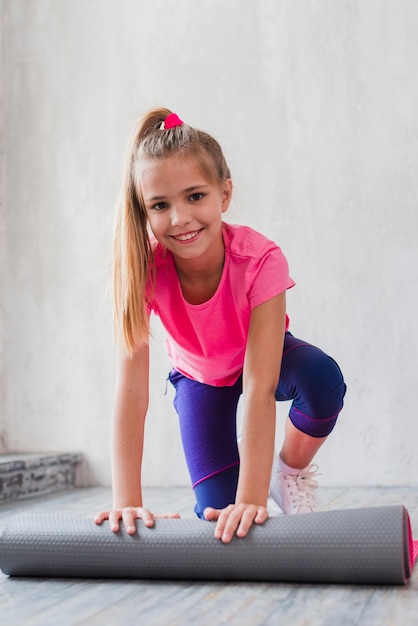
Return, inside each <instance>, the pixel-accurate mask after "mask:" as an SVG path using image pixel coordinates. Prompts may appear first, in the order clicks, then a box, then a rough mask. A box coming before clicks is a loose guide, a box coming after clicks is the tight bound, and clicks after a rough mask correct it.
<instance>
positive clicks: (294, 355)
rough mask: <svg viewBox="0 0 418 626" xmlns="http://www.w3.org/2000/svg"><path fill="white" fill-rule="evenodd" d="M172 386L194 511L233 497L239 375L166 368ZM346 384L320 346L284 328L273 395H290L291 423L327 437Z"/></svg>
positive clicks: (200, 511)
mask: <svg viewBox="0 0 418 626" xmlns="http://www.w3.org/2000/svg"><path fill="white" fill-rule="evenodd" d="M169 378H170V381H171V382H172V384H173V385H174V387H175V389H176V394H175V398H174V406H175V408H176V411H177V413H178V415H179V420H180V431H181V437H182V442H183V448H184V452H185V456H186V462H187V465H188V468H189V473H190V477H191V480H192V485H193V489H194V492H195V496H196V501H197V503H196V507H195V512H196V514H197V515H198V516H199V517H203V511H204V509H205V508H206V507H207V506H212V507H215V508H224V507H226V506H228V504H231V503H233V502H234V501H235V494H236V489H237V484H238V473H239V453H238V445H237V431H236V412H237V405H238V400H239V397H240V395H241V393H242V376H240V377H239V379H238V380H237V382H236V383H235V384H234V385H232V386H230V387H212V386H210V385H205V384H203V383H199V382H197V381H195V380H192V379H190V378H187V377H186V376H183V374H180V372H178V371H177V370H174V369H173V370H172V371H171V372H170V376H169ZM345 390H346V386H345V383H344V380H343V376H342V374H341V370H340V368H339V367H338V365H337V363H336V362H335V361H334V360H333V359H332V358H331V357H329V356H328V355H326V354H325V353H324V352H322V350H320V349H319V348H315V346H312V345H310V344H308V343H306V342H305V341H301V340H300V339H297V338H296V337H294V336H293V335H292V334H291V333H289V332H287V333H286V334H285V341H284V348H283V358H282V365H281V371H280V379H279V384H278V386H277V389H276V400H279V401H283V400H293V402H292V405H291V407H290V412H289V417H290V420H291V421H292V423H293V425H294V426H295V427H296V428H298V429H299V430H301V431H302V432H304V433H306V434H308V435H311V436H312V437H326V436H327V435H329V433H330V432H331V431H332V429H333V428H334V426H335V422H336V420H337V417H338V414H339V412H340V411H341V409H342V406H343V398H344V394H345Z"/></svg>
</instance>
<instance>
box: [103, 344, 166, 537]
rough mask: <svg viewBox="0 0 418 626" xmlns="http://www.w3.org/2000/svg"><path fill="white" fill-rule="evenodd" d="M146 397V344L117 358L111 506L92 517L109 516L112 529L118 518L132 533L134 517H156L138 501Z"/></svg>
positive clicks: (149, 519) (147, 520)
mask: <svg viewBox="0 0 418 626" xmlns="http://www.w3.org/2000/svg"><path fill="white" fill-rule="evenodd" d="M148 401H149V347H148V345H144V346H143V347H141V348H140V349H139V350H138V352H136V353H135V355H134V356H133V358H132V359H122V360H120V361H119V363H118V367H117V378H116V390H115V402H114V411H113V417H112V485H113V506H112V509H111V510H110V511H104V512H101V513H99V514H98V515H97V516H96V518H95V521H96V523H97V524H100V523H101V522H102V521H103V520H105V519H109V522H110V526H111V529H112V530H113V531H114V532H116V531H117V530H119V522H120V520H122V521H123V523H124V525H125V527H126V529H127V532H128V533H129V534H132V533H134V532H135V530H136V529H135V519H136V518H142V519H143V521H144V523H145V525H146V526H149V527H151V526H153V525H154V517H159V516H154V515H153V514H152V513H151V512H150V511H149V510H148V509H145V508H143V501H142V486H141V482H142V481H141V467H142V454H143V446H144V427H145V417H146V414H147V410H148ZM162 517H178V515H177V514H166V515H163V516H162Z"/></svg>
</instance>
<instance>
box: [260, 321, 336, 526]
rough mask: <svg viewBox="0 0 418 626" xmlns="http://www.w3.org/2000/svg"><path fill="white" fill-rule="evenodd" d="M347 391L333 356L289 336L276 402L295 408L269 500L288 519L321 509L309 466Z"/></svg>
mask: <svg viewBox="0 0 418 626" xmlns="http://www.w3.org/2000/svg"><path fill="white" fill-rule="evenodd" d="M345 390H346V386H345V383H344V380H343V377H342V374H341V371H340V368H339V367H338V365H337V364H336V362H335V361H334V360H333V359H332V358H331V357H329V356H328V355H326V354H325V353H324V352H322V350H319V349H318V348H315V347H314V346H312V345H310V344H308V343H306V342H303V341H301V340H300V339H296V338H295V337H293V335H291V334H290V333H286V336H285V343H284V349H283V359H282V369H281V373H280V381H279V385H278V387H277V390H276V399H277V400H293V403H292V405H291V408H290V412H289V418H288V420H287V422H286V432H285V439H284V443H283V447H282V449H281V452H280V455H279V457H278V458H277V459H276V461H275V467H274V471H273V474H272V480H271V484H270V495H271V496H272V498H273V499H274V500H275V502H276V503H277V504H278V505H279V506H280V507H281V509H282V510H283V512H285V513H287V514H291V515H292V514H297V513H310V512H313V511H317V510H319V503H318V500H317V497H316V493H315V491H316V488H317V482H316V480H315V469H314V466H312V465H310V463H311V461H312V459H313V458H314V456H315V454H316V452H317V451H318V449H319V448H320V447H321V445H322V444H323V443H324V441H325V440H326V438H327V436H328V435H329V434H330V432H331V431H332V429H333V428H334V426H335V423H336V420H337V417H338V414H339V412H340V411H341V408H342V406H343V398H344V395H345Z"/></svg>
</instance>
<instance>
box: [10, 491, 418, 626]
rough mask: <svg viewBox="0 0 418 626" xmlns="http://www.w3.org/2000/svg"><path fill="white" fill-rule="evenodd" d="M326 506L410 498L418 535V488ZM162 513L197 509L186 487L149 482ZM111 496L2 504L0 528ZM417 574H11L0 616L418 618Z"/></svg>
mask: <svg viewBox="0 0 418 626" xmlns="http://www.w3.org/2000/svg"><path fill="white" fill-rule="evenodd" d="M321 496H322V502H323V503H324V504H325V508H326V509H338V508H353V507H365V506H378V505H392V504H393V505H394V504H404V505H405V506H406V507H407V509H408V511H409V513H410V516H411V520H412V526H413V530H414V531H415V533H414V534H415V536H416V537H418V490H417V489H413V488H406V487H405V488H403V487H402V488H390V489H389V488H343V487H342V488H335V487H333V488H323V489H321ZM146 501H147V504H148V506H149V507H150V508H151V509H152V510H154V511H156V512H157V511H163V510H177V511H178V512H179V513H180V514H182V516H184V517H192V516H193V512H192V509H193V497H192V494H191V493H190V490H189V489H187V488H167V489H159V488H156V489H147V490H146ZM109 502H110V490H109V489H107V488H93V489H81V490H74V491H67V492H61V493H59V494H56V495H50V496H45V497H43V498H34V499H31V500H24V501H18V502H14V503H11V504H10V503H9V504H4V505H1V506H0V529H1V528H2V527H4V526H5V524H7V520H8V519H10V517H11V516H13V515H15V514H16V513H18V512H22V511H31V512H42V513H68V514H71V515H81V516H86V517H90V516H91V517H92V516H93V515H94V513H95V512H96V511H98V510H100V509H103V508H106V507H107V505H108V504H109ZM417 591H418V572H417V571H415V572H414V574H413V576H412V579H411V581H410V583H409V584H408V585H407V586H405V587H374V586H344V585H312V584H309V585H306V584H305V585H297V584H287V583H286V584H284V583H269V584H266V583H233V582H230V583H225V582H219V583H218V582H217V583H213V582H207V583H202V582H194V581H184V582H170V581H140V580H138V581H132V580H126V581H124V580H122V581H121V580H115V581H113V580H106V581H104V580H73V579H69V580H66V579H28V578H19V579H18V578H8V577H7V576H4V575H3V574H0V624H7V625H10V626H14V625H19V626H24V625H26V624H28V625H33V626H51V625H54V626H55V625H56V626H67V625H68V626H69V625H71V626H72V625H76V624H80V625H81V624H82V625H85V626H87V625H89V626H93V625H100V626H106V625H112V626H113V625H118V626H123V625H125V624H129V625H131V624H133V623H139V624H144V625H148V624H149V625H150V626H158V625H164V626H166V625H170V624H173V625H174V624H179V625H181V626H185V625H188V624H203V625H204V626H206V625H210V626H212V625H213V626H218V625H221V624H240V625H244V626H246V625H251V626H253V625H258V624H272V625H273V624H274V625H280V624H286V625H288V626H299V625H300V626H302V625H303V626H311V625H312V626H316V625H330V626H331V625H332V626H345V625H347V626H353V625H357V624H358V625H360V626H368V625H371V624H373V625H376V626H377V625H378V626H385V625H388V626H389V625H393V626H409V625H411V626H412V625H413V624H418V617H417V616H418V593H417Z"/></svg>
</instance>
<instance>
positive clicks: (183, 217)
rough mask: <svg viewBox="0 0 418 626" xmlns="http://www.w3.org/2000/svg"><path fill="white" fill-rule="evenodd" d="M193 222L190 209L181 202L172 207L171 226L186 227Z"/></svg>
mask: <svg viewBox="0 0 418 626" xmlns="http://www.w3.org/2000/svg"><path fill="white" fill-rule="evenodd" d="M190 221H191V216H190V212H189V209H188V208H187V207H186V206H185V205H184V204H183V203H181V202H178V203H176V204H175V205H173V206H172V207H171V224H172V226H185V225H186V224H189V223H190Z"/></svg>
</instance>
